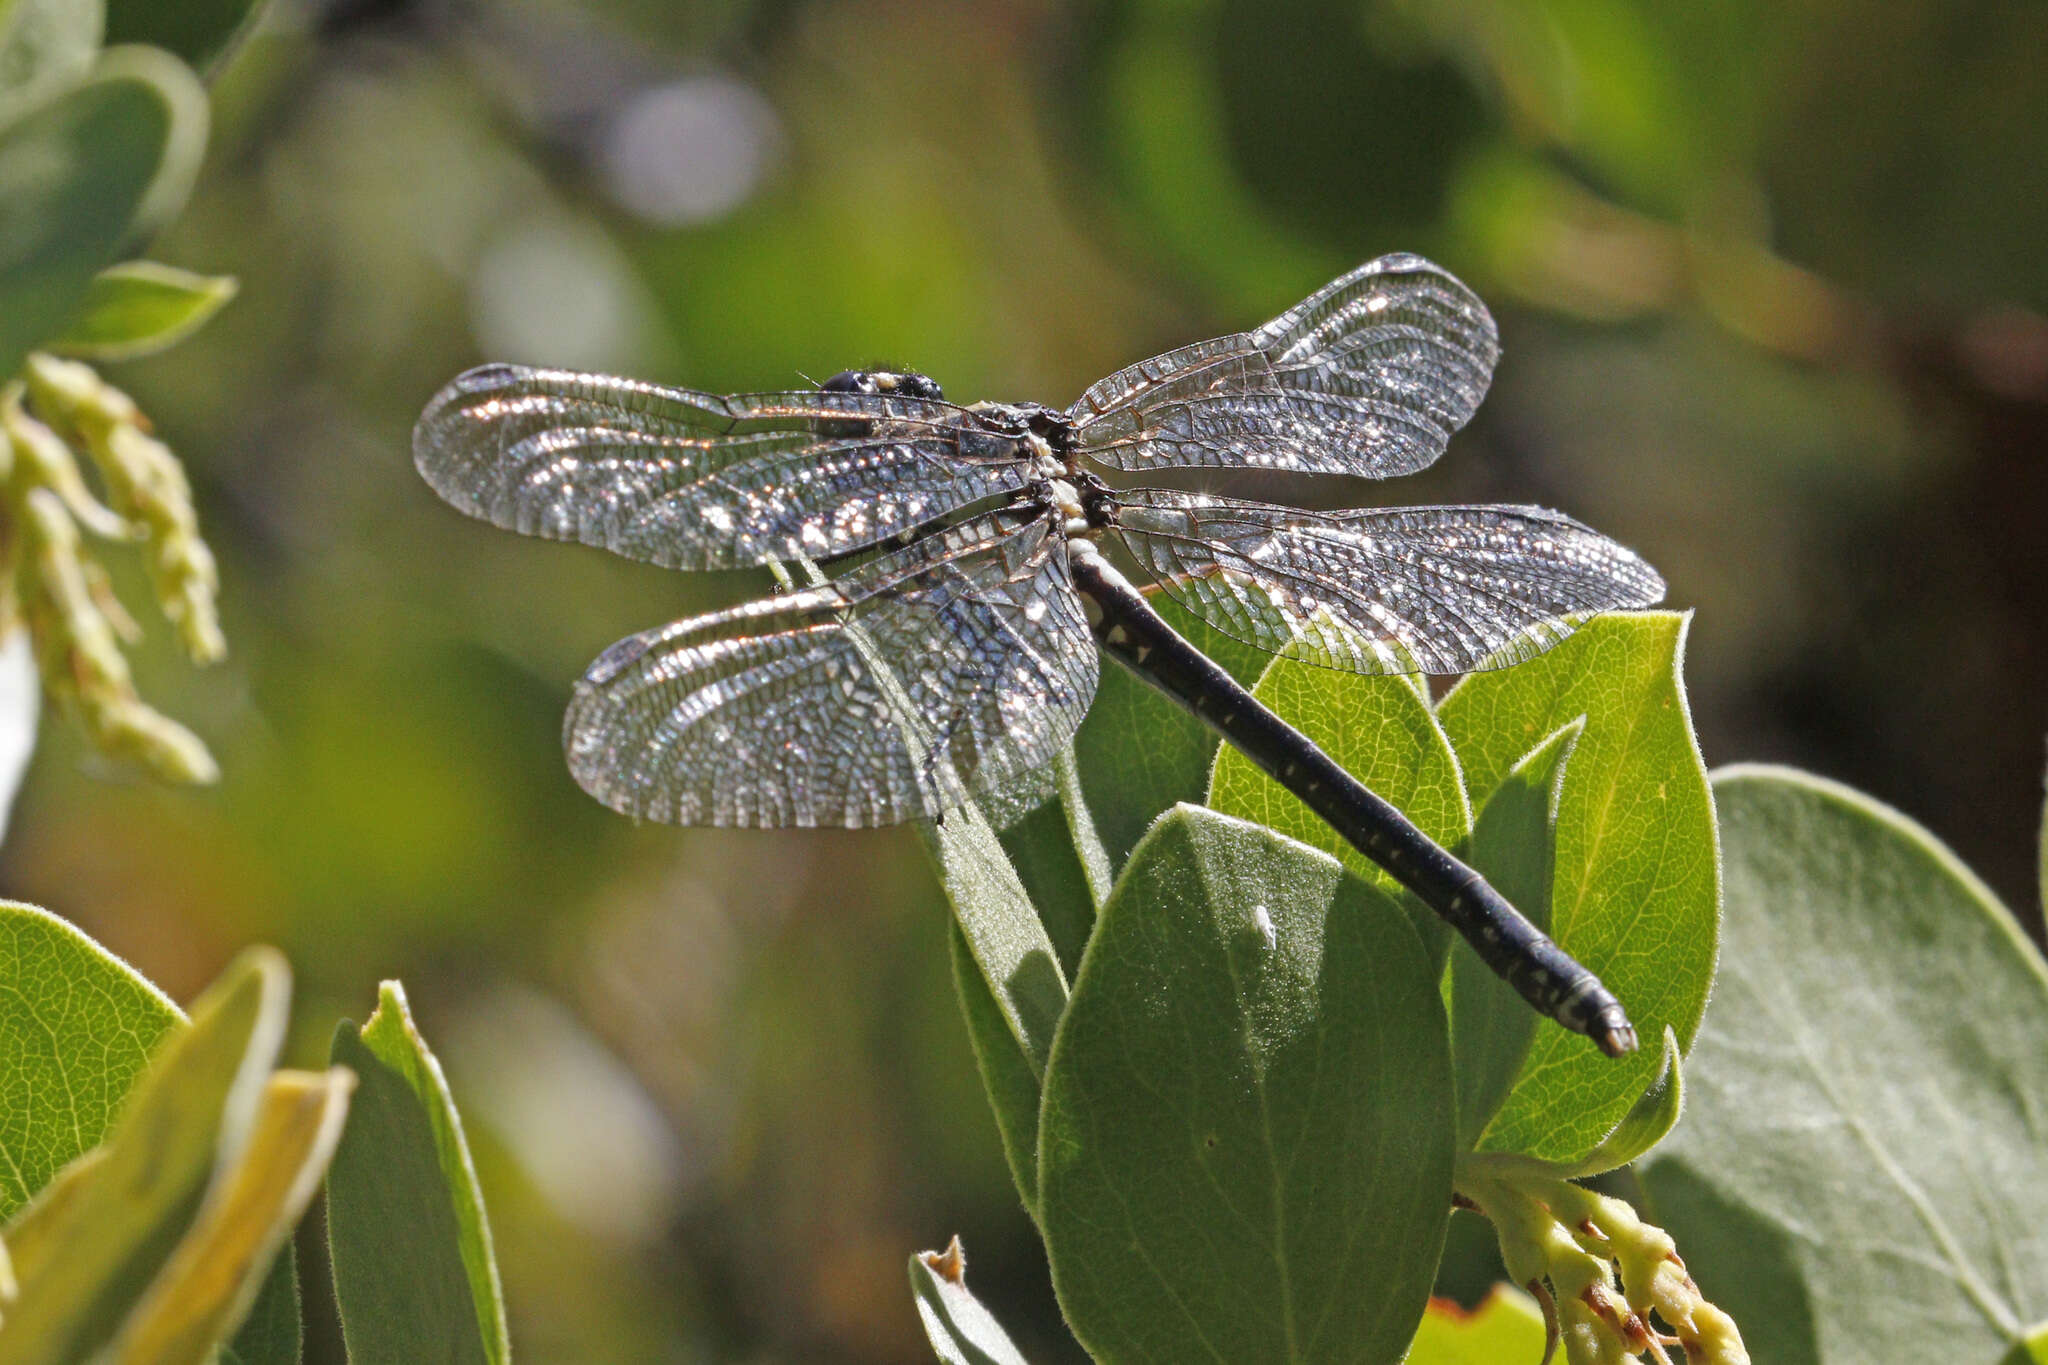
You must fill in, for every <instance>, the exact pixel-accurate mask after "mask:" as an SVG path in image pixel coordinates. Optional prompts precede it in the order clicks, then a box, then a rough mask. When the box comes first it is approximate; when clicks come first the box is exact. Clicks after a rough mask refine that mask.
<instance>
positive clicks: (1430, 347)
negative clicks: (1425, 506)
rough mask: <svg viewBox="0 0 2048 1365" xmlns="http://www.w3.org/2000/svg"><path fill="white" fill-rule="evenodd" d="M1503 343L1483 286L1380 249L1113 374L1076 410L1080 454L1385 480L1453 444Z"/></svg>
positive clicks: (1125, 464) (1115, 461) (1112, 461)
mask: <svg viewBox="0 0 2048 1365" xmlns="http://www.w3.org/2000/svg"><path fill="white" fill-rule="evenodd" d="M1499 353H1500V344H1499V339H1498V337H1497V335H1496V333H1495V331H1494V325H1493V318H1492V316H1491V315H1490V314H1488V313H1487V311H1486V305H1485V304H1483V303H1481V302H1480V301H1479V297H1478V296H1477V295H1476V294H1474V293H1473V292H1472V291H1471V290H1469V289H1467V288H1466V287H1465V286H1464V285H1463V284H1461V283H1459V281H1458V280H1457V279H1456V278H1455V277H1454V276H1452V275H1451V274H1450V273H1449V272H1448V271H1446V270H1444V269H1443V268H1442V267H1440V266H1436V265H1432V264H1430V263H1429V262H1428V261H1425V260H1423V259H1422V258H1421V257H1420V256H1410V255H1405V254H1404V255H1394V256H1382V257H1380V258H1379V259H1378V260H1375V261H1368V262H1367V263H1366V264H1364V265H1362V266H1360V267H1359V268H1358V269H1356V270H1354V271H1352V272H1351V273H1350V274H1348V275H1345V276H1343V277H1341V278H1339V279H1336V280H1333V281H1331V282H1330V283H1329V284H1327V285H1324V286H1323V287H1322V288H1321V289H1320V290H1318V291H1316V292H1315V293H1314V294H1312V295H1310V296H1309V297H1308V298H1307V299H1305V300H1303V301H1302V302H1301V303H1299V304H1297V305H1296V306H1295V307H1293V308H1291V309H1289V310H1288V311H1287V312H1285V313H1282V314H1281V315H1280V316H1279V317H1277V318H1275V319H1273V320H1272V321H1271V322H1269V323H1267V324H1266V325H1265V326H1264V327H1261V328H1259V329H1258V330H1257V331H1255V332H1241V333H1239V334H1238V335H1236V336H1229V337H1219V338H1217V339H1216V340H1214V341H1203V342H1198V343H1196V344H1195V345H1192V346H1184V347H1182V348H1181V349H1179V350H1177V351H1168V352H1167V353H1166V354H1165V355H1161V356H1154V357H1153V358H1152V359H1150V360H1146V361H1142V362H1140V363H1139V364H1136V365H1133V366H1131V367H1129V368H1128V369H1125V370H1121V371H1119V372H1117V373H1116V374H1113V375H1111V376H1110V377H1109V378H1107V379H1104V380H1103V381H1101V382H1100V383H1098V384H1096V385H1095V386H1094V387H1093V388H1091V389H1089V390H1088V392H1087V393H1085V394H1083V395H1082V396H1081V399H1080V401H1079V402H1077V403H1075V404H1074V406H1073V407H1072V408H1070V409H1068V414H1067V415H1068V416H1069V417H1070V418H1071V419H1072V420H1073V422H1074V424H1075V428H1076V430H1075V438H1076V444H1077V447H1078V448H1079V450H1080V451H1081V453H1082V454H1084V455H1086V456H1087V457H1088V458H1090V459H1092V460H1096V461H1099V462H1100V463H1102V464H1105V465H1107V466H1109V467H1110V468H1112V469H1124V470H1146V469H1158V468H1163V467H1168V466H1225V467H1231V468H1249V469H1276V470H1290V471H1297V472H1301V473H1311V474H1359V475H1364V476H1366V477H1368V478H1375V479H1381V478H1387V477H1389V476H1391V475H1395V474H1407V473H1412V472H1413V471H1415V470H1418V469H1421V468H1422V467H1424V466H1425V465H1427V464H1429V463H1430V462H1431V461H1433V460H1435V459H1436V457H1437V456H1439V455H1441V454H1443V451H1444V445H1445V443H1447V442H1448V441H1449V440H1450V438H1451V433H1452V432H1454V431H1456V430H1457V429H1458V428H1459V427H1462V426H1463V425H1465V422H1466V421H1467V419H1469V418H1470V417H1471V416H1472V413H1473V410H1474V409H1476V408H1477V407H1478V406H1479V400H1480V399H1482V398H1484V397H1485V396H1486V386H1487V384H1488V382H1489V381H1490V380H1491V378H1492V376H1493V363H1494V360H1495V359H1496V357H1497V356H1498V355H1499Z"/></svg>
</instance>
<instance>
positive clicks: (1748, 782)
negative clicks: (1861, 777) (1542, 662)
mask: <svg viewBox="0 0 2048 1365" xmlns="http://www.w3.org/2000/svg"><path fill="white" fill-rule="evenodd" d="M1714 792H1715V797H1716V801H1717V804H1718V806H1719V808H1720V812H1721V828H1722V840H1723V843H1722V847H1723V854H1724V857H1725V866H1726V876H1727V904H1726V918H1725V922H1724V934H1725V946H1724V951H1723V960H1722V968H1721V976H1720V980H1719V983H1718V984H1717V986H1716V989H1715V996H1714V1008H1713V1010H1712V1011H1711V1012H1710V1013H1709V1015H1708V1017H1707V1022H1706V1026H1705V1027H1704V1028H1703V1029H1702V1030H1701V1032H1700V1036H1699V1039H1698V1041H1697V1043H1696V1044H1695V1045H1694V1047H1693V1050H1692V1052H1691V1053H1690V1054H1689V1056H1688V1058H1687V1061H1686V1085H1687V1088H1688V1089H1689V1090H1690V1091H1691V1100H1690V1102H1689V1103H1688V1105H1687V1107H1686V1120H1685V1122H1684V1123H1682V1124H1680V1125H1679V1127H1678V1128H1677V1129H1676V1130H1674V1131H1673V1133H1672V1134H1671V1136H1670V1137H1669V1138H1667V1139H1665V1141H1664V1142H1663V1143H1662V1144H1661V1145H1660V1146H1659V1147H1658V1148H1657V1150H1656V1152H1655V1153H1653V1154H1652V1155H1651V1157H1650V1158H1649V1159H1648V1160H1647V1161H1645V1162H1644V1163H1642V1164H1641V1165H1640V1166H1639V1167H1638V1169H1639V1170H1640V1171H1641V1172H1642V1176H1643V1180H1644V1183H1645V1186H1646V1188H1647V1189H1648V1191H1649V1193H1650V1195H1651V1196H1652V1198H1653V1200H1654V1201H1655V1204H1656V1207H1657V1212H1658V1217H1657V1221H1658V1222H1660V1223H1662V1224H1664V1225H1665V1226H1667V1227H1668V1228H1670V1229H1671V1231H1672V1232H1673V1234H1674V1235H1675V1236H1676V1237H1677V1238H1678V1242H1679V1246H1680V1247H1681V1248H1682V1250H1683V1253H1684V1255H1685V1257H1686V1261H1687V1264H1688V1265H1689V1266H1690V1267H1691V1270H1692V1274H1693V1276H1694V1278H1695V1279H1697V1280H1698V1281H1699V1283H1700V1286H1701V1288H1702V1290H1703V1291H1704V1292H1705V1293H1706V1295H1707V1297H1708V1298H1710V1299H1712V1300H1714V1301H1715V1302H1716V1303H1718V1304H1720V1305H1721V1306H1722V1307H1724V1308H1726V1309H1727V1310H1728V1311H1729V1312H1731V1313H1732V1314H1733V1315H1734V1316H1735V1318H1736V1320H1737V1321H1739V1322H1740V1323H1741V1324H1742V1330H1743V1335H1744V1337H1745V1338H1746V1339H1747V1340H1748V1342H1749V1345H1750V1349H1751V1350H1752V1351H1753V1352H1754V1353H1755V1356H1756V1358H1757V1359H1758V1360H1768V1361H1772V1362H1774V1365H1776V1363H1777V1362H1786V1363H1787V1365H1799V1363H1800V1362H1819V1361H1823V1360H1839V1359H1852V1358H1859V1357H1864V1356H1870V1351H1871V1350H1875V1351H1876V1354H1875V1356H1870V1358H1878V1357H1881V1358H1883V1359H1887V1360H1913V1361H1921V1360H1928V1361H1934V1360H1940V1361H1993V1360H1998V1359H1999V1358H2001V1357H2002V1356H2004V1354H2005V1353H2006V1352H2007V1351H2008V1350H2009V1349H2010V1348H2011V1347H2012V1345H2013V1344H2014V1343H2015V1342H2017V1341H2019V1340H2021V1339H2022V1338H2023V1337H2024V1336H2025V1334H2026V1332H2027V1330H2028V1324H2029V1321H2030V1319H2033V1318H2034V1317H2035V1316H2036V1315H2038V1313H2039V1312H2040V1305H2041V1304H2043V1303H2048V1258H2044V1257H2042V1256H2041V1255H2039V1254H2038V1249H2039V1247H2040V1239H2041V1229H2042V1227H2044V1226H2048V1145H2044V1144H2043V1142H2042V1139H2041V1124H2042V1121H2041V1117H2040V1116H2041V1115H2042V1114H2044V1113H2048V1049H2044V1048H2043V1046H2042V1038H2043V1035H2044V1026H2048V967H2044V965H2043V963H2042V961H2041V958H2040V956H2039V955H2038V954H2037V953H2036V952H2035V950H2034V948H2033V947H2032V945H2031V944H2029V943H2028V942H2027V940H2026V938H2025V936H2024V935H2023V934H2022V933H2021V932H2020V930H2019V928H2018V927H2017V925H2016V924H2015V923H2014V922H2013V919H2012V917H2011V915H2010V914H2008V913H2007V912H2006V910H2005V908H2004V907H2003V906H2001V905H2000V904H1999V903H1998V901H1997V899H1996V898H1995V897H1994V896H1993V895H1992V894H1991V892H1990V891H1989V890H1988V889H1987V888H1986V887H1985V886H1984V885H1983V883H1982V882H1980V881H1979V880H1978V879H1977V878H1976V877H1975V876H1974V875H1972V874H1971V872H1970V871H1969V869H1968V868H1966V867H1964V866H1963V865H1962V864H1961V863H1960V862H1959V861H1957V859H1956V858H1955V856H1954V855H1953V854H1952V853H1950V852H1949V851H1948V849H1946V848H1945V847H1943V846H1942V845H1941V844H1940V843H1939V842H1938V841H1937V840H1936V839H1935V838H1934V837H1933V836H1932V835H1930V834H1929V833H1928V832H1927V831H1926V830H1924V829H1922V828H1921V827H1920V826H1918V825H1916V824H1914V823H1913V822H1912V821H1910V820H1908V819H1907V818H1905V817H1904V816H1902V815H1900V814H1899V813H1898V812H1897V811H1894V810H1890V809H1888V808H1886V807H1884V806H1881V805H1879V804H1878V803H1877V802H1875V801H1872V800H1871V799H1869V798H1868V797H1866V796H1863V795H1861V794H1860V793H1857V792H1855V791H1852V790H1850V789H1848V788H1846V787H1841V786H1838V785H1836V784H1834V783H1831V782H1826V781H1823V780H1821V779H1819V778H1816V777H1812V776H1810V775H1807V774H1804V773H1799V772H1794V771H1791V770H1788V769H1779V768H1766V767H1740V768H1729V769H1723V770H1722V771H1720V772H1719V773H1717V774H1716V775H1715V780H1714ZM1857 1343H1881V1344H1882V1346H1881V1349H1877V1348H1869V1349H1866V1348H1864V1347H1862V1346H1859V1345H1857Z"/></svg>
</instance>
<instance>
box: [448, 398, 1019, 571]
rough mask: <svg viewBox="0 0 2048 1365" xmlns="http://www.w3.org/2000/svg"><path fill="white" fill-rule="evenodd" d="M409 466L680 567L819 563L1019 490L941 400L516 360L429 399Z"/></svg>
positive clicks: (1003, 449) (542, 521)
mask: <svg viewBox="0 0 2048 1365" xmlns="http://www.w3.org/2000/svg"><path fill="white" fill-rule="evenodd" d="M413 458H414V460H415V461H416V462H417V463H418V465H419V469H420V473H421V474H423V475H425V476H426V480H427V482H428V483H430V484H432V485H433V486H434V490H435V491H436V492H438V493H439V494H440V495H441V496H442V497H443V498H446V499H447V500H448V501H449V502H450V503H452V504H454V505H455V506H456V507H458V508H460V509H461V510H462V511H464V512H467V513H469V514H470V515H471V516H474V517H481V518H482V519H484V520H485V521H489V522H492V523H494V524H496V525H499V526H503V527H505V528H507V529H509V530H514V531H521V532H524V533H526V534H527V535H535V536H545V537H547V538H549V539H551V540H576V541H581V542H582V543H584V544H586V545H597V546H601V547H602V548H604V549H607V550H611V551H614V552H616V553H618V554H621V555H625V556H626V557H627V558H629V559H639V560H645V561H647V562H648V563H652V564H662V565H666V566H668V567H670V568H676V569H726V568H737V567H741V566H744V565H750V564H765V563H767V562H769V561H771V560H777V559H793V558H795V557H797V556H798V555H799V554H801V555H807V556H809V557H811V558H813V559H826V558H830V557H832V556H833V555H838V554H844V553H846V552H848V551H851V550H857V549H860V548H862V547H863V546H867V545H873V544H876V543H877V542H879V541H882V540H885V539H887V538H888V537H890V536H893V535H896V534H897V533H899V532H902V531H907V530H911V529H912V528H915V527H918V526H921V525H924V524H925V523H927V522H930V521H932V520H933V519H934V518H937V517H939V516H942V515H944V514H945V513H947V512H950V511H953V510H955V509H958V508H961V507H965V506H967V505H969V504H971V503H974V502H977V501H979V500H981V499H983V498H988V497H993V496H996V495H999V494H1003V493H1007V492H1010V491H1012V490H1014V489H1016V488H1019V487H1021V486H1022V485H1023V484H1024V482H1025V479H1026V470H1025V466H1024V464H1023V463H1022V461H1021V459H1020V447H1019V443H1018V440H1017V438H1015V437H1013V436H1008V435H1004V434H1002V433H998V432H992V431H988V430H986V429H985V428H983V427H982V426H981V425H980V424H978V423H977V422H976V421H975V420H974V418H973V416H972V414H970V413H968V412H966V411H965V410H964V409H961V408H957V407H954V406H953V405H952V404H950V403H942V402H935V401H933V400H930V399H922V398H911V397H905V396H897V395H884V394H865V393H816V392H804V393H773V394H735V395H731V396H725V395H719V394H709V393H693V392H691V391H689V390H687V389H666V388H659V387H656V386H655V385H652V384H642V383H639V382H637V381H635V380H630V379H618V378H614V377H612V376H609V375H596V374H577V373H574V372H571V371H566V370H535V369H527V368H525V367H523V366H518V365H486V366H483V367H482V368H480V369H474V370H471V371H469V372H468V373H466V374H464V375H462V376H460V377H459V378H457V379H455V380H454V381H453V382H452V383H450V384H449V385H448V386H447V387H446V388H444V389H442V390H441V392H439V393H438V394H436V395H434V398H433V400H432V401H431V402H430V403H428V404H427V407H426V411H424V412H423V413H421V415H420V420H419V424H418V425H417V426H416V427H415V428H414V429H413Z"/></svg>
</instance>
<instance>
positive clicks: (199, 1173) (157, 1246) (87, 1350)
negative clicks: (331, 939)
mask: <svg viewBox="0 0 2048 1365" xmlns="http://www.w3.org/2000/svg"><path fill="white" fill-rule="evenodd" d="M289 980H290V974H289V972H288V971H287V970H286V968H285V965H284V960H283V959H282V958H280V957H278V955H277V954H276V953H274V952H272V951H271V950H269V949H253V950H251V951H249V952H246V953H243V954H242V955H241V956H240V957H238V958H237V959H236V960H235V962H234V964H233V965H231V966H230V967H229V968H228V970H227V971H226V972H225V973H224V974H223V975H222V977H221V979H220V980H219V981H218V982H216V983H215V984H214V985H213V986H211V987H209V988H208V989H207V991H206V993H205V994H204V995H202V996H201V997H200V998H199V999H198V1000H197V1001H196V1002H194V1004H193V1007H192V1023H191V1026H190V1027H189V1028H183V1029H178V1030H175V1031H173V1032H171V1033H170V1034H169V1036H168V1037H167V1038H165V1039H164V1041H163V1043H162V1046H161V1047H160V1048H159V1049H158V1050H157V1052H156V1054H155V1055H154V1056H153V1057H152V1058H151V1063H150V1067H149V1070H148V1071H147V1072H146V1073H145V1074H144V1076H143V1078H142V1080H141V1081H140V1082H139V1083H137V1085H136V1086H135V1088H134V1090H133V1091H132V1093H131V1094H130V1095H129V1097H128V1100H127V1103H126V1104H124V1105H123V1106H122V1109H121V1114H120V1117H119V1119H117V1120H116V1122H115V1124H114V1126H113V1129H112V1131H111V1132H110V1133H109V1134H108V1137H107V1140H106V1146H105V1150H104V1152H103V1153H102V1154H100V1155H98V1156H97V1157H96V1158H94V1159H92V1164H91V1165H90V1166H89V1167H77V1166H74V1167H73V1168H72V1169H73V1170H74V1171H80V1170H82V1171H83V1175H82V1178H79V1179H75V1180H66V1181H60V1182H58V1185H57V1187H56V1190H55V1191H54V1192H53V1194H54V1195H57V1196H62V1197H61V1198H59V1199H58V1200H57V1202H58V1204H59V1207H56V1208H54V1209H53V1210H52V1211H50V1212H49V1213H47V1214H46V1215H39V1214H38V1210H37V1206H36V1205H34V1204H31V1205H30V1206H29V1207H28V1208H27V1209H26V1210H24V1211H23V1213H22V1214H20V1215H18V1216H17V1221H21V1220H30V1219H32V1220H34V1221H36V1222H37V1223H38V1225H39V1226H38V1228H37V1233H36V1237H35V1243H36V1245H37V1246H38V1247H39V1248H41V1250H39V1252H38V1254H37V1256H36V1258H35V1259H34V1261H33V1262H31V1261H30V1260H29V1258H28V1257H27V1256H26V1255H18V1256H17V1258H16V1265H15V1270H16V1273H17V1275H18V1277H19V1280H20V1288H21V1297H20V1299H19V1301H18V1302H17V1303H16V1304H15V1306H14V1308H13V1309H12V1311H11V1312H10V1313H9V1314H8V1317H7V1325H6V1330H5V1331H4V1332H0V1365H58V1362H64V1361H72V1360H79V1359H84V1358H86V1357H88V1356H90V1355H91V1354H92V1353H93V1352H94V1351H95V1350H97V1349H98V1348H99V1347H100V1346H102V1345H104V1344H105V1343H106V1342H107V1341H108V1339H109V1338H111V1337H112V1335H113V1334H114V1332H115V1331H116V1330H117V1329H118V1328H119V1327H120V1326H121V1324H122V1322H123V1320H124V1319H125V1318H126V1317H127V1315H128V1312H129V1310H130V1309H131V1308H132V1307H134V1305H135V1304H136V1303H137V1302H138V1301H139V1300H141V1298H142V1297H143V1295H144V1293H145V1292H146V1291H147V1290H148V1289H149V1288H150V1285H151V1282H152V1281H153V1280H154V1279H155V1278H156V1276H157V1274H158V1273H159V1271H160V1270H162V1268H163V1267H164V1265H165V1263H166V1262H167V1261H168V1260H169V1259H170V1258H171V1256H172V1253H173V1252H174V1250H175V1249H176V1248H177V1246H178V1243H179V1242H180V1241H181V1240H182V1239H183V1237H184V1236H185V1234H186V1231H187V1229H188V1228H189V1227H190V1226H191V1224H192V1220H193V1216H194V1214H195V1213H196V1212H197V1211H198V1210H199V1207H200V1201H201V1198H202V1196H204V1195H205V1193H206V1192H207V1189H208V1187H209V1186H210V1185H211V1184H212V1182H213V1178H214V1175H215V1172H216V1170H218V1169H220V1168H222V1167H225V1166H231V1165H232V1164H233V1163H235V1162H237V1161H239V1160H240V1159H241V1157H242V1155H243V1154H244V1152H245V1151H246V1150H247V1149H248V1144H249V1141H250V1136H251V1132H252V1129H253V1125H254V1121H255V1118H256V1114H257V1112H258V1109H259V1107H260V1106H261V1105H262V1102H263V1094H264V1091H265V1087H266V1085H267V1083H268V1079H269V1074H270V1068H271V1065H272V1063H273V1062H274V1061H275V1059H276V1056H277V1049H278V1045H279V1044H280V1043H281V1042H282V1040H283V1037H284V1028H285V1013H286V999H287V996H288V994H289V991H290V985H289Z"/></svg>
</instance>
